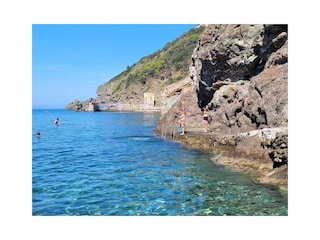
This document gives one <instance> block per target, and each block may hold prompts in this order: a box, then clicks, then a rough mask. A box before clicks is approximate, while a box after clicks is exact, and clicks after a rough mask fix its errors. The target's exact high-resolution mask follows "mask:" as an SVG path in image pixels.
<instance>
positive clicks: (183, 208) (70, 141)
mask: <svg viewBox="0 0 320 240" xmlns="http://www.w3.org/2000/svg"><path fill="white" fill-rule="evenodd" d="M56 118H59V119H60V123H61V124H60V125H59V126H55V125H54V124H53V122H54V120H55V119H56ZM158 118H159V113H111V112H94V113H91V112H73V111H66V110H48V111H47V112H46V111H44V110H33V115H32V132H33V136H32V214H33V215H34V216H35V215H41V216H63V215H70V216H78V215H96V216H99V215H103V216H139V215H141V216H160V215H164V216H177V215H183V216H198V215H200V216H205V215H215V216H221V215H232V216H256V215H258V216H287V215H288V201H287V195H284V194H282V193H281V192H279V191H278V190H277V189H275V188H273V187H270V186H266V185H259V184H256V183H254V182H253V181H252V179H250V178H249V177H247V176H245V175H243V174H241V173H236V172H232V171H230V170H227V169H225V168H224V167H222V166H218V165H215V164H214V163H213V162H212V161H211V160H210V158H211V157H212V156H213V155H211V154H205V153H201V152H197V151H192V150H188V149H185V148H183V147H181V146H180V145H179V144H177V143H173V142H170V141H165V140H163V139H161V138H159V137H158V135H157V134H156V133H155V132H154V127H155V124H156V123H157V121H158ZM37 131H40V132H41V138H37V137H36V132H37Z"/></svg>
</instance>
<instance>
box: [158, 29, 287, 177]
mask: <svg viewBox="0 0 320 240" xmlns="http://www.w3.org/2000/svg"><path fill="white" fill-rule="evenodd" d="M287 38H288V32H287V25H207V26H206V28H205V30H204V32H203V33H202V35H201V36H200V39H199V41H198V45H197V47H196V48H195V50H194V52H193V54H192V63H191V65H190V67H189V69H190V79H189V82H190V84H189V85H188V87H186V88H184V89H181V90H179V91H174V90H173V92H171V93H170V94H168V95H167V102H168V104H167V105H165V107H164V110H163V113H162V115H161V118H160V120H159V124H158V126H157V128H156V129H157V131H158V132H160V133H161V135H162V136H171V137H173V136H175V135H176V133H177V124H176V121H175V116H176V114H177V110H178V109H179V108H184V109H185V110H186V112H187V123H186V131H187V132H188V130H189V132H199V131H202V129H203V122H202V112H201V110H202V108H203V107H205V106H206V105H208V106H209V109H210V116H211V119H210V120H211V122H210V128H211V131H212V133H209V136H210V140H209V142H210V144H209V145H210V146H209V147H211V150H215V151H219V149H220V151H222V149H226V148H225V147H229V146H235V147H233V150H232V151H230V149H228V151H223V152H224V155H225V156H228V157H230V152H232V158H234V157H236V156H237V155H238V156H239V158H240V155H243V154H242V153H245V152H248V151H249V152H251V153H253V152H252V151H251V150H253V149H254V152H255V154H245V155H243V156H245V157H246V159H247V160H255V161H258V159H254V158H255V157H256V156H257V155H259V158H260V159H259V161H263V162H265V161H269V162H270V163H271V166H272V169H273V168H278V167H281V166H282V165H287V164H288V158H287V157H288V154H287V148H288V131H287V126H288V39H287ZM168 108H170V109H168ZM279 129H280V131H278V130H279ZM257 131H259V132H258V133H257ZM253 133H255V134H253ZM256 133H257V134H256ZM253 136H255V138H256V141H253V140H252V137H253ZM257 136H258V137H257ZM266 136H268V137H266ZM177 138H178V139H180V141H181V142H185V143H188V141H189V140H190V139H191V138H190V136H189V137H188V136H184V137H182V136H181V137H177ZM199 138H200V139H201V137H199ZM188 139H189V140H188ZM203 139H204V142H202V144H204V143H205V145H207V142H208V136H206V137H203ZM249 139H251V140H249ZM190 141H193V140H190ZM190 141H189V143H190ZM200 142H201V141H200ZM191 145H192V144H191ZM219 146H220V147H219ZM222 146H223V147H224V148H223V147H222ZM261 159H262V160H261ZM251 162H252V161H251ZM247 163H248V162H247ZM285 169H286V168H285ZM285 171H286V170H285ZM268 175H270V176H271V175H272V174H271V173H270V172H269V173H268ZM278 175H279V174H278ZM283 175H285V174H281V176H282V177H283ZM282 183H283V181H282Z"/></svg>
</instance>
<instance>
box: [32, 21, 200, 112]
mask: <svg viewBox="0 0 320 240" xmlns="http://www.w3.org/2000/svg"><path fill="white" fill-rule="evenodd" d="M196 26H197V25H196V24H33V25H32V108H34V109H35V108H65V107H66V105H67V104H69V103H71V102H72V101H74V100H75V99H77V100H80V101H85V100H87V99H89V98H91V97H93V98H96V97H97V94H96V90H97V88H98V87H99V86H100V85H102V84H104V83H106V82H108V81H109V80H110V79H112V78H113V77H115V76H116V75H118V74H120V73H121V72H122V71H124V70H126V68H127V66H132V65H133V64H134V63H137V62H138V61H139V60H140V59H141V58H142V57H145V56H147V55H149V54H152V53H154V52H156V51H158V50H160V49H161V48H163V47H164V46H165V45H166V44H167V43H169V42H172V41H173V40H175V39H176V38H178V37H180V36H181V35H182V34H183V33H186V32H187V31H189V30H190V29H192V28H195V27H196Z"/></svg>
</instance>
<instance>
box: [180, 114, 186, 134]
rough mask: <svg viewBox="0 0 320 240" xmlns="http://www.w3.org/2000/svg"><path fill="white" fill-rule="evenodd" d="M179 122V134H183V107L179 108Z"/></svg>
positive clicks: (184, 115) (184, 119)
mask: <svg viewBox="0 0 320 240" xmlns="http://www.w3.org/2000/svg"><path fill="white" fill-rule="evenodd" d="M179 118H180V119H179V123H180V128H181V131H180V135H184V134H185V125H186V113H185V112H184V111H183V109H180V110H179Z"/></svg>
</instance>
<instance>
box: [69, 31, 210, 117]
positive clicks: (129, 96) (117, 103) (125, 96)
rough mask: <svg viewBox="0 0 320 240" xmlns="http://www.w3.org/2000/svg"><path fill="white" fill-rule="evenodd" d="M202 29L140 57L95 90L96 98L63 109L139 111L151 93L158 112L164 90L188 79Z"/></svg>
mask: <svg viewBox="0 0 320 240" xmlns="http://www.w3.org/2000/svg"><path fill="white" fill-rule="evenodd" d="M203 29H204V27H203V26H198V27H196V28H194V29H191V30H190V31H188V32H186V33H185V34H183V35H182V36H180V37H179V38H177V39H176V40H174V41H172V42H170V43H168V44H166V46H164V47H163V48H162V49H160V50H159V51H157V52H155V53H153V54H150V55H148V56H145V57H142V58H141V59H140V60H139V62H137V63H135V64H133V65H132V66H128V67H127V69H126V70H125V71H123V72H122V73H120V74H119V75H117V76H115V77H114V78H112V79H111V80H110V81H108V82H106V83H105V84H103V85H101V86H98V88H97V97H95V98H92V99H89V100H87V101H84V102H81V101H78V100H75V101H73V102H72V103H70V104H68V105H67V107H66V108H67V109H69V110H76V111H86V110H87V109H88V106H89V103H90V104H95V105H96V106H103V110H105V111H110V110H112V111H121V110H125V111H127V110H143V105H144V93H153V94H154V99H155V103H154V105H155V106H154V107H155V109H160V108H161V107H162V106H163V103H164V98H163V97H164V95H163V92H164V91H165V88H166V87H167V86H168V85H170V84H173V83H176V82H179V81H181V80H183V79H184V78H185V77H186V76H188V75H189V64H190V63H191V55H192V52H193V50H194V48H195V47H196V45H197V42H198V39H199V35H200V33H202V31H203ZM99 110H101V109H99Z"/></svg>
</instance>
